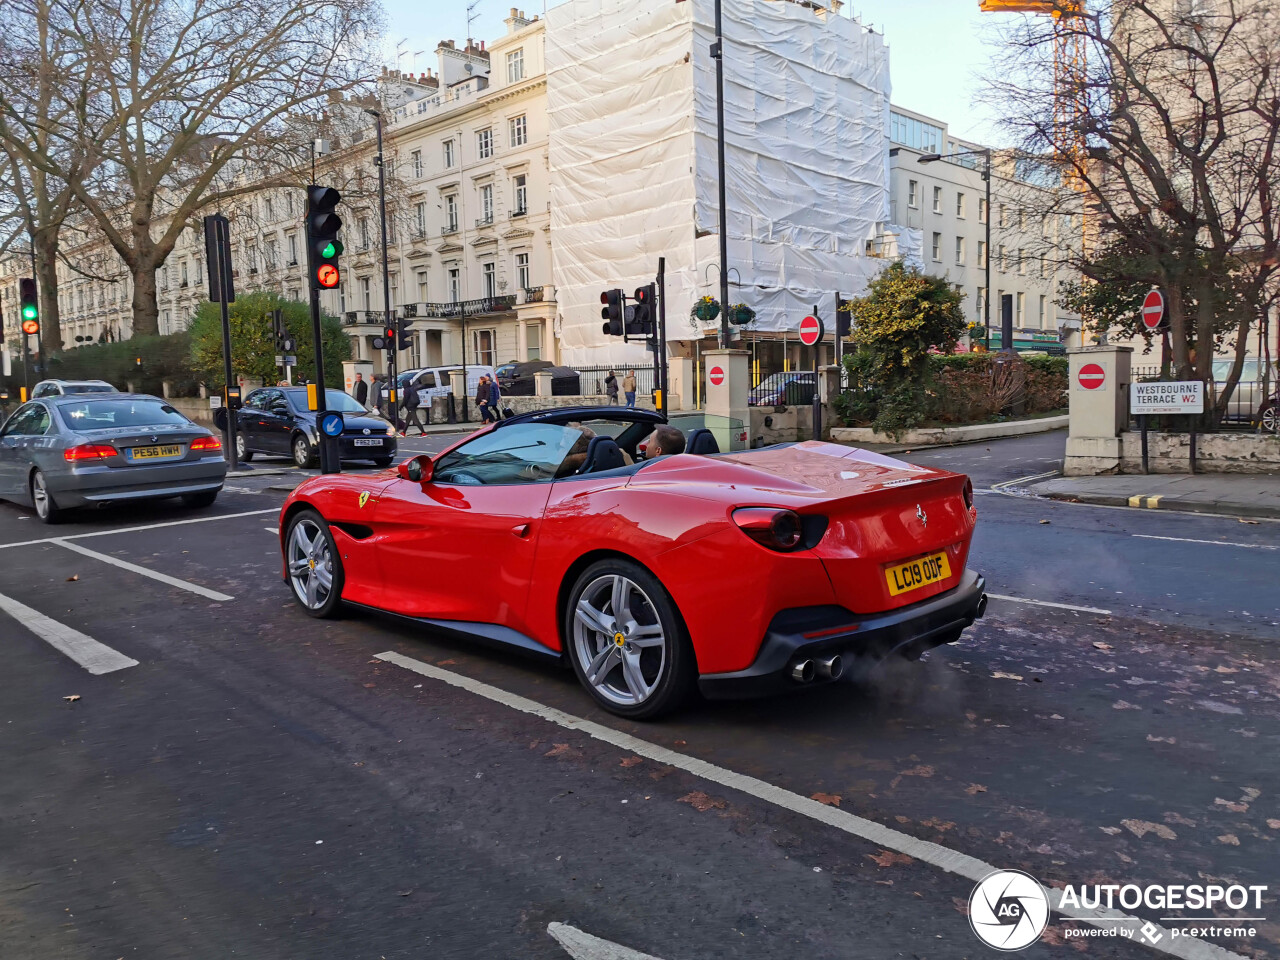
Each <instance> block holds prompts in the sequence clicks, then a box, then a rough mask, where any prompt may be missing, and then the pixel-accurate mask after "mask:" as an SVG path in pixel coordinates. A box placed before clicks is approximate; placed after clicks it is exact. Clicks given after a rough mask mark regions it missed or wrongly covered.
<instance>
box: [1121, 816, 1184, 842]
mask: <svg viewBox="0 0 1280 960" xmlns="http://www.w3.org/2000/svg"><path fill="white" fill-rule="evenodd" d="M1120 824H1121V825H1122V826H1124V827H1127V828H1128V830H1129V832H1130V833H1132V834H1133V835H1134V836H1135V837H1144V836H1146V835H1147V834H1148V833H1154V834H1155V835H1156V836H1157V837H1160V838H1162V839H1164V840H1177V839H1178V835H1177V834H1176V833H1174V832H1173V831H1172V830H1170V829H1169V828H1168V827H1166V826H1165V825H1164V824H1163V823H1152V822H1151V821H1150V820H1121V821H1120Z"/></svg>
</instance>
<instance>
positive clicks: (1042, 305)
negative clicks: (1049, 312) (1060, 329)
mask: <svg viewBox="0 0 1280 960" xmlns="http://www.w3.org/2000/svg"><path fill="white" fill-rule="evenodd" d="M1047 300H1048V298H1047V297H1046V296H1045V295H1044V294H1043V293H1042V294H1040V314H1039V316H1040V320H1039V322H1040V326H1041V327H1043V326H1044V321H1045V312H1044V311H1045V304H1046V302H1047Z"/></svg>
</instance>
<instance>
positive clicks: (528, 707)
mask: <svg viewBox="0 0 1280 960" xmlns="http://www.w3.org/2000/svg"><path fill="white" fill-rule="evenodd" d="M375 656H377V658H378V659H379V660H385V661H386V662H387V663H394V664H395V665H396V666H400V667H404V668H405V669H406V670H411V671H413V672H414V673H417V674H421V675H422V676H424V677H430V678H431V679H432V680H439V681H441V682H443V683H447V684H449V685H450V686H453V687H458V688H459V689H461V690H466V691H467V692H469V693H473V694H475V695H477V696H480V697H484V698H485V699H486V700H492V701H493V702H495V703H500V704H502V705H503V706H505V707H509V708H511V709H512V710H518V711H519V712H521V713H527V714H531V715H533V716H535V717H539V718H541V719H543V720H546V721H549V722H550V723H554V724H557V725H559V726H561V727H564V728H565V729H567V730H576V731H578V732H580V733H585V734H586V735H587V736H589V737H593V738H594V739H596V740H600V741H603V742H604V743H608V744H611V745H613V746H615V747H619V748H621V749H623V750H626V751H628V752H630V753H633V754H636V755H637V756H641V757H647V758H648V759H650V760H653V761H655V762H657V763H662V764H666V765H667V766H670V767H677V768H679V769H681V770H684V771H685V772H686V773H691V774H693V775H694V776H695V777H701V778H702V779H703V780H708V781H710V782H712V783H718V784H720V786H722V787H727V788H728V789H730V790H737V791H739V792H741V793H745V794H748V795H750V796H753V797H755V798H756V799H757V800H763V801H764V802H765V803H771V804H773V805H774V806H778V807H782V808H783V809H786V810H790V811H791V812H793V813H797V814H800V815H801V816H804V817H809V818H810V819H812V820H817V821H819V822H820V823H825V824H827V825H828V826H831V827H835V828H836V829H837V830H842V831H843V832H845V833H848V834H850V835H852V836H855V837H859V838H861V839H863V840H866V841H868V842H870V843H874V844H876V845H877V846H880V847H883V848H885V849H888V850H895V851H897V852H898V853H905V854H906V855H907V856H909V857H914V858H915V859H917V860H921V861H923V862H925V863H927V864H930V865H932V866H935V867H937V868H939V869H940V870H945V871H947V872H948V873H954V874H956V875H957V876H959V877H964V878H965V879H968V880H971V881H973V882H974V883H978V882H980V881H981V880H982V879H983V878H984V877H986V876H988V875H989V874H992V873H995V872H996V871H997V870H998V869H999V868H997V867H995V866H993V865H991V864H989V863H986V862H984V861H982V860H979V859H978V858H977V857H971V856H969V855H968V854H966V853H961V852H960V851H958V850H952V849H950V848H949V847H944V846H942V845H941V844H937V843H932V842H930V841H928V840H918V839H916V838H915V837H912V836H909V835H907V834H905V833H901V832H899V831H897V830H893V829H891V828H889V827H886V826H885V825H884V824H881V823H876V822H875V821H874V820H867V819H865V818H863V817H859V816H857V815H856V814H852V813H849V812H847V811H845V810H840V809H838V808H836V807H830V806H827V805H826V804H825V803H819V802H818V801H817V800H810V799H809V798H808V797H804V796H801V795H800V794H798V793H792V792H791V791H790V790H784V789H783V788H782V787H777V786H774V785H773V784H772V783H767V782H765V781H764V780H759V779H757V778H755V777H749V776H746V775H745V774H741V773H735V772H734V771H732V770H728V769H726V768H725V767H719V766H716V765H715V764H713V763H708V762H707V761H705V760H699V759H698V758H697V757H691V756H688V755H687V754H683V753H677V752H676V751H674V750H668V749H667V748H666V747H661V746H658V744H656V743H650V742H649V741H648V740H641V739H640V738H639V737H633V736H631V735H630V734H629V733H623V732H621V731H620V730H614V729H613V728H612V727H606V726H604V725H603V724H599V723H595V722H594V721H591V720H584V719H582V718H581V717H575V716H573V715H572V714H570V713H565V712H564V711H563V710H557V709H556V708H555V707H548V706H544V705H543V704H541V703H538V702H537V701H535V700H530V699H528V698H527V697H522V696H520V695H519V694H516V693H509V692H507V691H506V690H502V689H500V688H498V687H495V686H492V685H491V684H488V683H485V682H483V681H481V680H474V679H472V678H471V677H467V676H463V675H462V674H460V673H453V672H451V671H449V670H441V669H440V668H439V667H437V666H434V665H433V664H430V663H423V662H422V661H421V660H415V659H413V658H412V657H406V656H404V655H403V654H400V653H396V652H395V651H394V650H389V651H387V652H386V653H379V654H375ZM1054 912H1055V913H1058V914H1060V915H1061V916H1064V917H1067V918H1069V919H1072V920H1078V921H1080V922H1081V923H1087V924H1090V925H1091V926H1095V927H1102V928H1103V929H1107V928H1105V927H1103V924H1105V923H1110V922H1114V921H1117V920H1123V921H1129V922H1131V923H1134V924H1136V925H1139V926H1140V925H1142V924H1145V923H1148V922H1149V921H1145V920H1142V919H1140V918H1138V917H1134V916H1130V915H1129V914H1125V913H1121V912H1120V911H1118V910H1108V909H1106V908H1103V907H1099V908H1097V909H1093V910H1090V909H1085V908H1068V909H1065V910H1064V909H1059V910H1055V911H1054ZM1151 927H1154V928H1155V931H1154V932H1159V933H1160V934H1161V936H1160V937H1157V938H1156V939H1158V940H1159V941H1160V943H1159V944H1155V945H1152V946H1150V947H1149V948H1150V949H1152V950H1155V951H1157V952H1158V953H1165V954H1168V955H1169V956H1171V957H1181V958H1183V960H1245V958H1244V957H1241V956H1240V955H1239V954H1237V953H1232V952H1231V951H1229V950H1224V949H1223V948H1222V947H1219V946H1217V945H1215V944H1212V943H1206V942H1205V941H1203V940H1197V939H1195V938H1193V937H1183V936H1182V935H1181V931H1179V935H1178V938H1177V939H1176V940H1175V939H1174V938H1173V935H1172V932H1171V931H1169V930H1166V929H1164V928H1163V927H1157V926H1156V925H1155V924H1154V923H1152V924H1151ZM1144 945H1145V944H1144Z"/></svg>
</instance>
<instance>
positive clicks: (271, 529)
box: [262, 527, 280, 537]
mask: <svg viewBox="0 0 1280 960" xmlns="http://www.w3.org/2000/svg"><path fill="white" fill-rule="evenodd" d="M262 529H263V530H265V531H267V533H274V534H275V535H276V536H277V537H278V536H280V530H279V528H277V527H263V528H262Z"/></svg>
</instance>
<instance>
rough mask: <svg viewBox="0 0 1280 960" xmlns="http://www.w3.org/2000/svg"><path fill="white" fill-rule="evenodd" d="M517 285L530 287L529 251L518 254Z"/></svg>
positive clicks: (525, 287)
mask: <svg viewBox="0 0 1280 960" xmlns="http://www.w3.org/2000/svg"><path fill="white" fill-rule="evenodd" d="M516 286H518V287H520V289H522V290H527V289H528V287H529V255H528V254H527V253H517V254H516ZM534 359H537V358H536V357H535V358H534Z"/></svg>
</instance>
